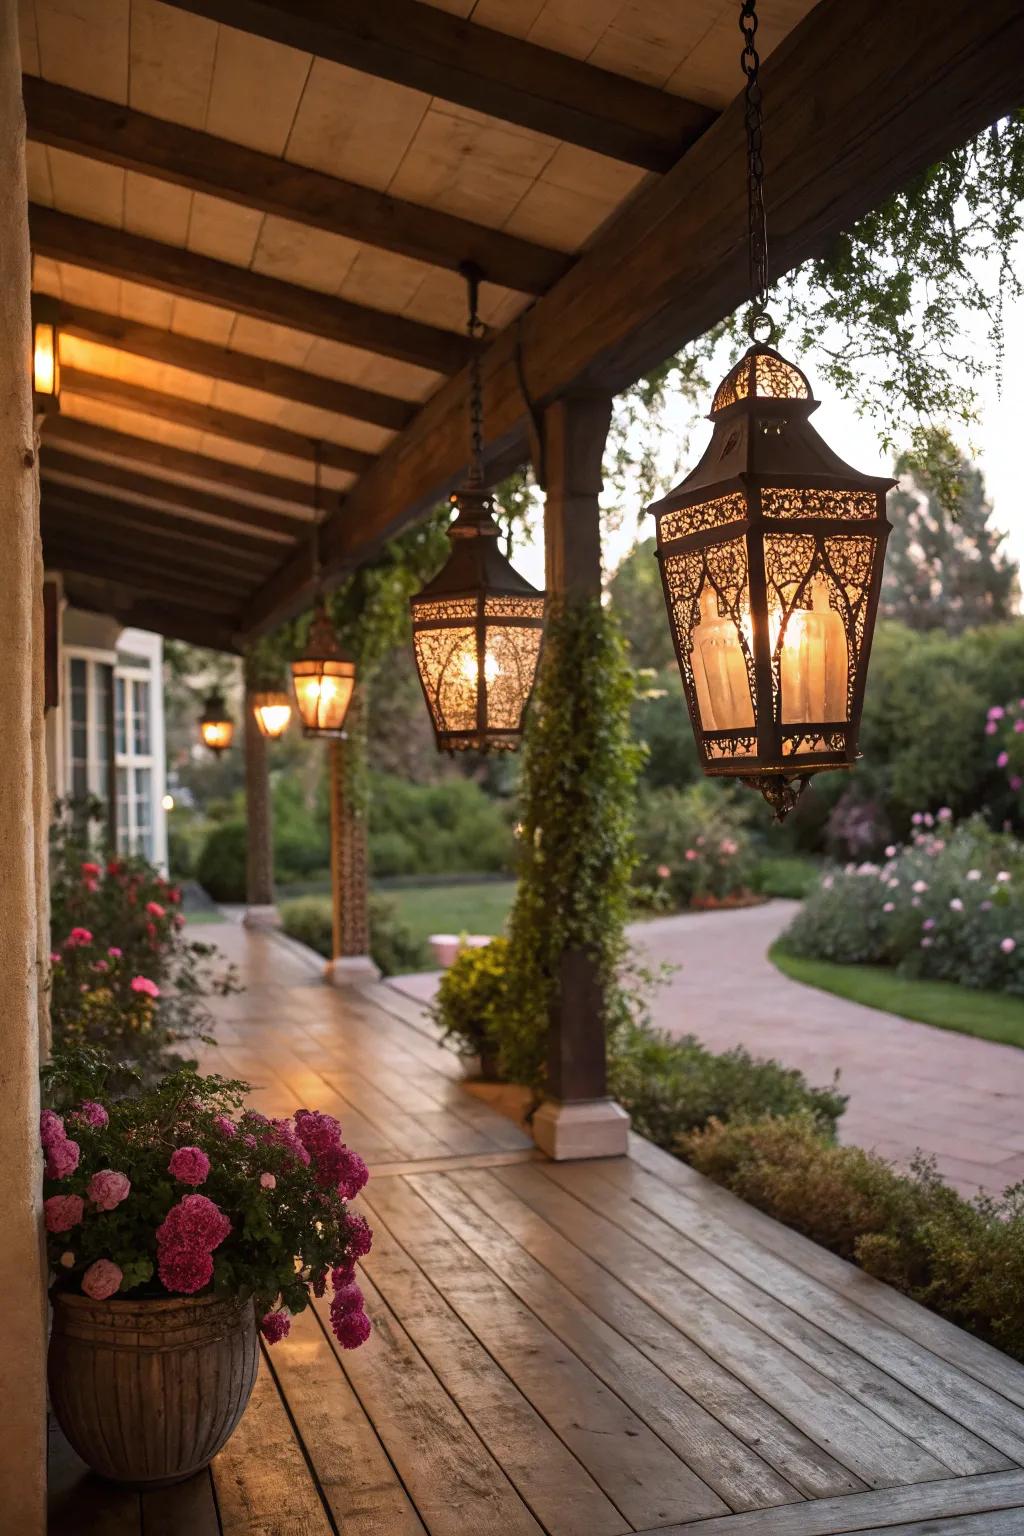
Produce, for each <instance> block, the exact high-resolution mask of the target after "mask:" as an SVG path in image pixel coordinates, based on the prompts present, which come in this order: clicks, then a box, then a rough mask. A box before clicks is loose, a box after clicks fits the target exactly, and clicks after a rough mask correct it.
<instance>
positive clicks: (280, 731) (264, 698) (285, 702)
mask: <svg viewBox="0 0 1024 1536" xmlns="http://www.w3.org/2000/svg"><path fill="white" fill-rule="evenodd" d="M252 712H253V715H254V716H255V718H256V724H257V726H258V727H259V731H260V735H261V736H267V737H269V738H270V740H271V741H277V740H278V739H279V738H280V737H281V736H283V735H284V733H285V731H286V730H287V729H288V725H289V722H290V721H291V718H292V706H291V700H290V699H289V697H288V695H287V694H286V693H280V692H274V693H256V694H253V698H252Z"/></svg>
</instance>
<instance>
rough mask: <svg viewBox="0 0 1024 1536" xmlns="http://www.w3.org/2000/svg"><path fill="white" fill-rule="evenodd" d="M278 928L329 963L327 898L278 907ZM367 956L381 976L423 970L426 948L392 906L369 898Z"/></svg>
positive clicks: (297, 900)
mask: <svg viewBox="0 0 1024 1536" xmlns="http://www.w3.org/2000/svg"><path fill="white" fill-rule="evenodd" d="M279 911H280V914H281V926H282V927H283V928H284V931H285V933H287V934H288V935H289V936H290V937H291V938H293V939H298V941H299V943H300V944H307V945H308V946H309V948H310V949H315V950H316V952H317V954H318V955H323V956H324V958H325V959H327V960H329V959H330V958H331V955H332V953H333V948H334V929H333V921H334V920H333V914H332V910H331V900H330V897H328V896H297V897H295V898H294V899H293V900H291V901H283V902H282V903H281V905H280V908H279ZM370 955H371V958H372V960H373V962H374V964H375V965H376V966H377V967H378V969H379V970H380V971H381V973H382V974H383V975H385V976H395V975H401V974H403V973H404V972H408V971H423V970H426V969H427V968H428V967H429V966H430V964H431V961H432V956H431V952H430V949H429V948H428V946H427V945H426V944H424V943H422V942H421V941H420V940H419V939H417V938H416V937H415V935H414V934H413V933H412V932H411V931H410V929H409V928H408V927H406V925H405V924H404V923H403V922H402V921H401V920H400V918H399V917H398V914H397V911H396V909H395V906H394V903H393V902H389V901H386V900H384V899H383V898H382V897H379V896H371V898H370Z"/></svg>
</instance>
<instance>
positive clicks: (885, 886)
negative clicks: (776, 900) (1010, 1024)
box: [783, 810, 1024, 996]
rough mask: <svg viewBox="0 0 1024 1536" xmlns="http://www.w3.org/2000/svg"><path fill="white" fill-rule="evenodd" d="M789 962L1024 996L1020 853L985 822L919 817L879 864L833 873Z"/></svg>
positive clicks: (793, 942)
mask: <svg viewBox="0 0 1024 1536" xmlns="http://www.w3.org/2000/svg"><path fill="white" fill-rule="evenodd" d="M783 944H784V946H785V948H786V949H787V950H788V951H789V952H790V953H792V954H795V955H800V956H805V957H807V958H812V959H819V960H831V961H834V962H836V963H837V964H847V965H849V964H870V965H892V966H897V967H898V968H899V970H900V972H901V973H902V974H904V975H907V976H918V977H925V978H928V979H932V980H939V981H955V982H958V983H960V984H961V985H962V986H965V987H974V988H980V989H982V990H986V991H1002V992H1008V993H1011V994H1013V995H1016V996H1024V846H1022V845H1021V843H1020V842H1018V840H1017V839H1016V838H1015V837H1013V836H1012V835H1011V834H1010V833H1007V832H994V831H992V830H991V828H989V827H988V826H987V825H986V824H985V822H984V821H983V820H982V819H981V818H980V817H972V818H971V819H970V820H968V821H966V822H964V823H962V824H961V825H960V826H958V827H955V826H954V824H953V820H952V816H951V814H950V812H949V811H948V810H940V811H939V812H938V815H937V816H932V815H931V814H929V813H921V812H917V813H915V825H914V828H913V834H912V837H911V840H910V842H909V843H907V844H905V845H902V846H896V845H892V844H890V845H889V846H888V847H887V848H886V850H885V856H884V858H883V859H882V860H881V861H880V862H865V863H861V864H848V865H846V866H845V867H843V868H831V869H828V870H827V871H826V872H825V873H824V874H823V875H822V877H821V879H820V881H819V882H818V884H817V886H816V887H814V888H813V889H812V890H811V892H810V893H809V895H808V897H807V900H806V902H805V904H804V906H803V908H802V910H801V911H800V912H799V913H798V914H797V916H796V917H795V918H794V920H793V922H792V924H791V925H790V927H789V928H788V929H787V930H786V932H785V934H784V935H783Z"/></svg>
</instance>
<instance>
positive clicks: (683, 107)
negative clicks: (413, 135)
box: [171, 0, 715, 171]
mask: <svg viewBox="0 0 1024 1536" xmlns="http://www.w3.org/2000/svg"><path fill="white" fill-rule="evenodd" d="M171 3H172V4H174V5H177V7H178V9H179V10H184V11H191V12H192V13H193V14H194V15H196V16H205V17H207V18H208V19H210V20H212V21H219V22H221V23H223V24H224V25H225V26H229V27H237V28H238V29H239V30H240V31H242V32H250V33H253V34H255V35H256V36H258V37H265V38H269V39H270V40H272V41H273V42H277V43H283V44H285V45H286V46H287V47H290V48H298V49H301V50H302V51H303V52H305V53H312V54H316V55H318V56H319V57H320V58H324V59H333V60H334V61H335V62H336V63H338V64H346V65H348V66H349V67H350V68H351V69H356V70H359V71H360V72H361V73H363V74H367V75H377V76H379V77H380V78H381V79H384V80H393V81H394V82H395V83H396V84H398V85H405V86H411V87H412V88H413V89H414V90H418V91H423V92H425V93H426V94H427V95H428V96H440V97H441V98H442V99H443V100H445V101H452V102H457V103H459V104H460V105H461V106H464V107H472V108H473V109H474V110H475V111H477V112H484V113H486V114H487V115H488V116H489V117H497V118H502V119H504V120H505V121H506V122H510V123H518V124H520V126H522V127H524V128H531V129H533V130H535V131H536V132H538V133H545V134H549V135H550V136H551V137H552V138H556V139H564V140H565V141H566V142H567V143H569V144H578V145H581V146H582V147H583V148H584V149H590V150H594V151H596V152H597V153H598V154H602V155H608V156H610V157H611V158H612V159H615V160H623V161H626V162H627V163H629V164H631V165H639V166H643V167H644V168H645V169H646V170H650V171H666V170H668V168H669V167H670V166H671V165H672V164H673V163H674V162H675V161H676V160H677V159H678V158H679V156H680V155H681V154H682V153H683V151H684V150H685V149H686V147H687V145H689V144H692V143H693V141H694V140H695V139H696V138H697V136H698V135H699V134H701V133H702V132H703V131H704V129H706V128H707V127H708V126H709V124H710V123H711V122H712V121H713V120H714V117H715V113H714V112H713V110H712V109H711V108H710V107H705V106H702V105H700V104H699V103H697V102H694V101H688V100H687V99H686V98H685V97H682V96H672V95H670V94H669V93H668V92H667V91H660V90H658V89H657V88H656V87H654V86H651V85H645V84H643V83H642V82H641V81H639V80H632V79H630V78H629V77H628V76H627V75H618V74H614V73H613V72H612V71H611V70H607V69H599V68H597V67H596V66H595V65H593V64H587V63H584V62H583V61H582V60H581V59H574V58H571V57H570V56H569V55H567V54H564V53H556V52H555V51H554V50H553V49H550V48H542V47H540V46H538V45H537V44H536V43H530V42H527V41H526V40H525V39H524V38H520V37H511V36H509V35H508V34H507V33H504V32H496V31H494V30H493V29H492V28H490V27H481V26H479V25H477V24H476V23H474V22H471V21H464V20H463V19H462V17H461V16H454V15H451V14H449V13H448V12H447V11H444V10H441V9H440V8H438V7H436V6H433V5H423V4H419V3H417V0H345V3H344V4H343V5H325V4H324V3H323V0H287V3H284V0H277V3H273V0H171Z"/></svg>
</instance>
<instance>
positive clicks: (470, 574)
mask: <svg viewBox="0 0 1024 1536" xmlns="http://www.w3.org/2000/svg"><path fill="white" fill-rule="evenodd" d="M452 500H453V501H454V502H455V504H456V505H457V506H458V509H459V511H458V516H457V517H456V518H455V520H454V522H453V523H452V525H451V527H450V528H449V529H448V537H449V539H450V541H451V545H452V549H451V554H450V555H449V556H448V559H447V560H446V561H445V563H444V565H443V566H442V568H441V570H440V571H439V572H438V573H437V575H436V576H435V577H434V579H433V581H428V582H427V584H426V586H425V587H423V588H422V589H421V590H420V591H419V592H417V594H416V596H415V597H414V598H413V599H412V606H413V612H414V613H415V610H416V605H417V604H418V603H420V602H436V601H437V600H438V599H443V598H449V597H462V596H468V595H472V594H474V593H478V594H480V595H481V596H488V597H490V596H500V597H536V598H543V596H544V594H543V592H539V591H538V590H537V588H536V587H535V586H533V584H532V583H531V582H529V581H527V579H526V577H525V576H521V575H520V574H519V572H518V571H517V570H516V568H515V566H514V565H513V564H512V563H511V561H510V560H509V559H508V557H507V555H506V554H505V553H504V551H503V550H502V549H501V547H500V546H499V543H498V539H499V537H500V534H501V530H500V529H499V527H498V525H497V523H496V522H495V521H494V518H493V517H492V516H491V500H490V497H489V496H488V495H487V493H486V492H485V491H481V490H476V489H471V488H468V487H467V488H466V489H464V490H463V491H461V492H460V494H459V496H458V497H457V498H456V497H453V498H452Z"/></svg>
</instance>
